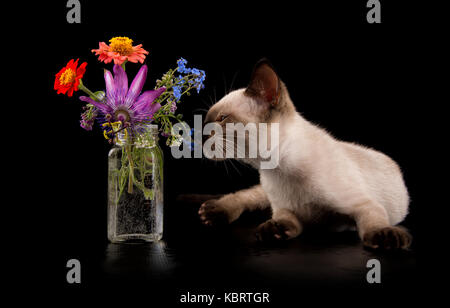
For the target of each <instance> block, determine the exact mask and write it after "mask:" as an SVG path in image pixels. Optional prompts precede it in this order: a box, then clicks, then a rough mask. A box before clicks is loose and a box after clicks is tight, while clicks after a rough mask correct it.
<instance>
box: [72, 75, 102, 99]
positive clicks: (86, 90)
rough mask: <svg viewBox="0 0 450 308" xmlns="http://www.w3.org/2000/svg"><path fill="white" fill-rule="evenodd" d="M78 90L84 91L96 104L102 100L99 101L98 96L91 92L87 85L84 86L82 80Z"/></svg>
mask: <svg viewBox="0 0 450 308" xmlns="http://www.w3.org/2000/svg"><path fill="white" fill-rule="evenodd" d="M78 90H81V91H83V92H84V93H86V94H87V95H89V96H90V97H91V98H92V99H93V100H95V101H96V102H99V103H100V102H101V101H102V100H101V99H99V98H98V97H97V95H95V93H94V92H92V91H91V90H89V89H88V88H86V87H85V85H84V84H83V81H82V80H81V79H80V84H79V85H78Z"/></svg>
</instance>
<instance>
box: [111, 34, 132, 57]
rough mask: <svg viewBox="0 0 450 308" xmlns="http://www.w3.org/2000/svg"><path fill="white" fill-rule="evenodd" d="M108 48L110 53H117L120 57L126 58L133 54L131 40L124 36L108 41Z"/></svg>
mask: <svg viewBox="0 0 450 308" xmlns="http://www.w3.org/2000/svg"><path fill="white" fill-rule="evenodd" d="M109 42H110V43H111V44H110V45H109V47H110V48H111V50H112V51H114V52H117V53H119V54H120V55H121V56H128V55H129V54H131V53H132V52H133V45H132V43H133V40H132V39H129V38H128V37H125V36H116V37H113V38H112V39H110V40H109Z"/></svg>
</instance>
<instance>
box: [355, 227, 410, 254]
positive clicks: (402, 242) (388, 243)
mask: <svg viewBox="0 0 450 308" xmlns="http://www.w3.org/2000/svg"><path fill="white" fill-rule="evenodd" d="M411 242H412V236H411V234H409V232H408V231H407V230H406V229H405V228H402V227H396V226H393V227H386V228H382V229H378V230H374V231H371V232H368V233H367V234H365V235H364V237H363V244H364V247H366V248H369V249H379V250H394V249H405V250H407V249H408V248H409V246H410V245H411Z"/></svg>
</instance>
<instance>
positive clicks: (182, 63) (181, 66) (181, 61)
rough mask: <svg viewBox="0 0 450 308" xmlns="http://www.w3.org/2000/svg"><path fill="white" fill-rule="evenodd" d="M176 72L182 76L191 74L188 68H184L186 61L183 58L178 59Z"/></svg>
mask: <svg viewBox="0 0 450 308" xmlns="http://www.w3.org/2000/svg"><path fill="white" fill-rule="evenodd" d="M177 63H178V71H179V72H180V73H182V74H189V73H190V72H191V69H190V68H187V67H186V64H187V61H186V60H185V59H183V58H180V59H179V60H178V61H177Z"/></svg>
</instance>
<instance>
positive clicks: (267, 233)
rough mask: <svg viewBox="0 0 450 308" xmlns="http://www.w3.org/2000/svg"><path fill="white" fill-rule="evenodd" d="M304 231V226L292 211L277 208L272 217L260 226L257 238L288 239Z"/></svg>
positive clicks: (261, 239) (269, 239) (270, 239)
mask: <svg viewBox="0 0 450 308" xmlns="http://www.w3.org/2000/svg"><path fill="white" fill-rule="evenodd" d="M302 231H303V226H302V224H301V222H300V221H299V220H298V218H297V216H296V215H295V214H294V213H293V212H292V211H290V210H288V209H277V210H275V211H274V212H273V215H272V219H269V220H268V221H266V222H264V223H262V224H260V225H259V226H258V228H257V230H256V238H257V239H258V240H260V241H277V240H287V239H291V238H295V237H297V236H298V235H299V234H300V233H301V232H302Z"/></svg>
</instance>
